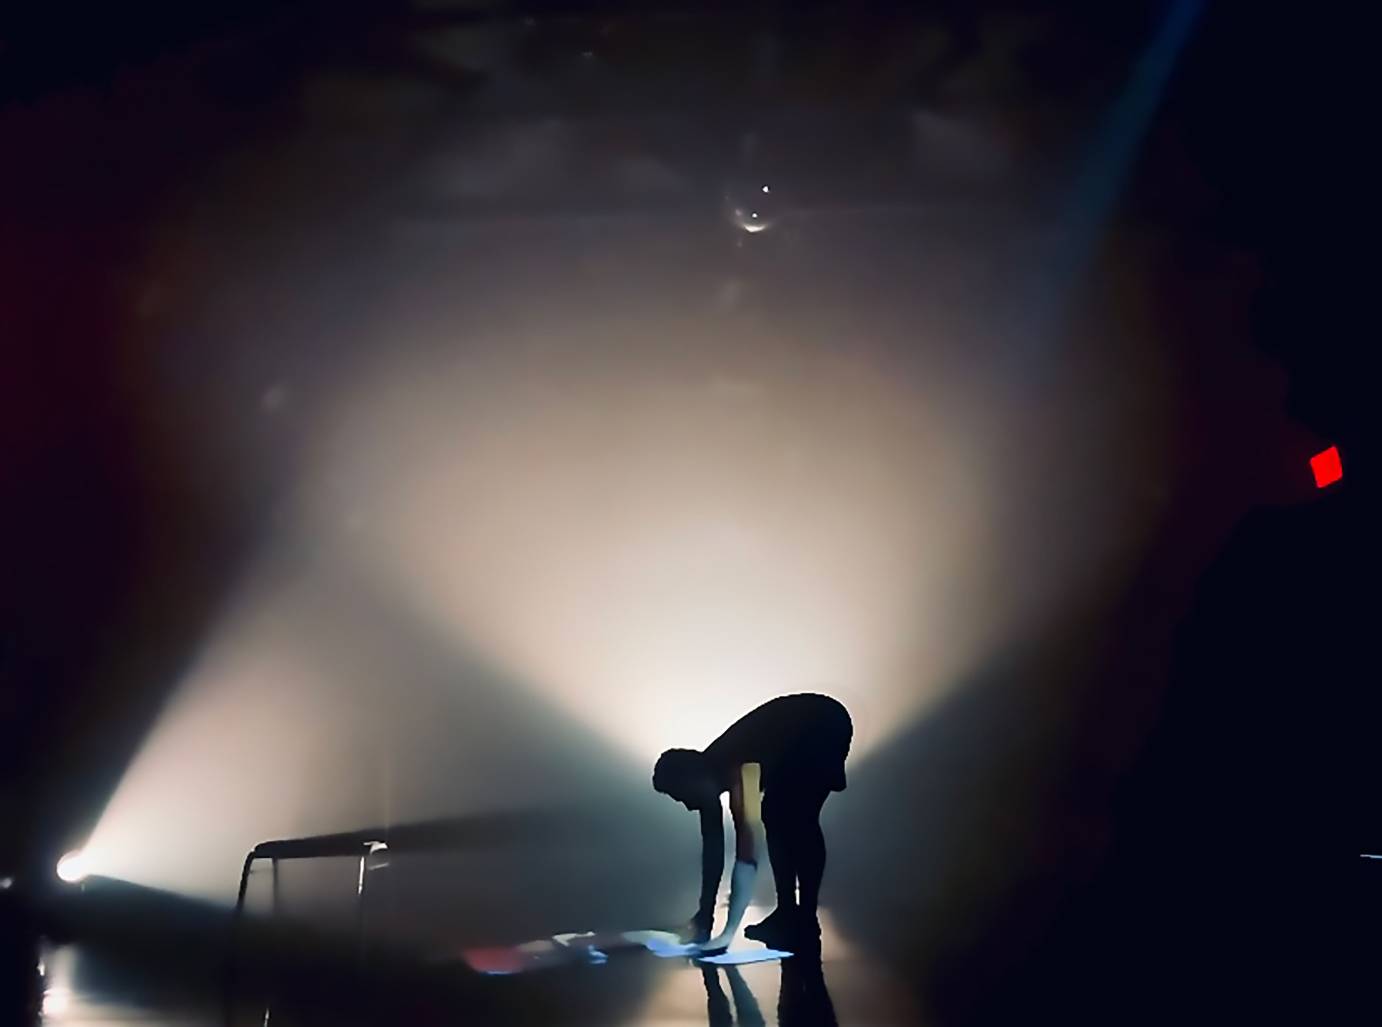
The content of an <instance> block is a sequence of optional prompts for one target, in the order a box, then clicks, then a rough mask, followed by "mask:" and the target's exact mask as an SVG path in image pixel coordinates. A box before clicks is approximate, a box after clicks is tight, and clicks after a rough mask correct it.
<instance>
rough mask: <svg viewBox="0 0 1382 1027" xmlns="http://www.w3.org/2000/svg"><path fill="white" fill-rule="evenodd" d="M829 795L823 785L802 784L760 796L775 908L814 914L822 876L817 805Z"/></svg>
mask: <svg viewBox="0 0 1382 1027" xmlns="http://www.w3.org/2000/svg"><path fill="white" fill-rule="evenodd" d="M829 795H830V789H829V787H827V786H826V785H823V784H822V785H811V784H805V785H797V786H795V787H793V786H790V785H785V786H779V787H777V788H771V789H769V790H768V791H767V792H766V793H765V794H764V796H763V827H764V828H765V829H766V831H767V835H768V858H769V859H770V860H772V864H773V883H774V885H775V886H776V887H777V905H778V908H779V909H788V910H790V909H791V908H792V907H794V906H799V907H800V909H801V911H802V912H803V913H806V914H807V915H810V916H814V915H815V913H816V903H817V901H818V900H819V898H820V891H821V878H822V877H823V876H824V875H825V835H824V834H823V833H822V831H821V819H820V818H821V807H822V806H824V805H825V800H826V798H827V797H829ZM798 889H799V890H800V891H799V894H798Z"/></svg>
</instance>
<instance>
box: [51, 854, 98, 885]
mask: <svg viewBox="0 0 1382 1027" xmlns="http://www.w3.org/2000/svg"><path fill="white" fill-rule="evenodd" d="M57 873H58V877H59V879H61V880H63V881H66V882H67V883H68V884H76V883H77V882H78V881H81V880H84V879H85V878H86V876H87V875H88V874H89V873H91V866H90V861H89V860H88V859H87V858H86V853H84V852H83V851H82V850H81V849H73V850H72V851H71V852H69V853H67V854H65V855H64V856H63V857H62V858H61V859H60V860H58V866H57Z"/></svg>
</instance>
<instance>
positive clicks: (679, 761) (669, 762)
mask: <svg viewBox="0 0 1382 1027" xmlns="http://www.w3.org/2000/svg"><path fill="white" fill-rule="evenodd" d="M704 770H705V755H704V754H703V753H700V752H698V751H697V750H695V749H668V750H667V751H666V752H664V753H663V754H662V755H661V756H659V757H658V758H657V765H656V766H654V767H653V791H655V792H661V793H662V794H663V795H676V794H677V793H678V792H681V791H683V789H682V787H681V786H682V785H683V784H686V783H687V782H690V781H693V780H694V779H695V778H696V777H697V775H699V774H701V773H702V772H703V771H704Z"/></svg>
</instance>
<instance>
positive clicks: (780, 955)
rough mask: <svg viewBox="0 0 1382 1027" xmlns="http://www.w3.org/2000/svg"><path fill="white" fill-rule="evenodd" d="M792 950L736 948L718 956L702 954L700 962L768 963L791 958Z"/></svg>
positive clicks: (730, 963)
mask: <svg viewBox="0 0 1382 1027" xmlns="http://www.w3.org/2000/svg"><path fill="white" fill-rule="evenodd" d="M791 955H792V954H791V953H790V952H784V951H782V950H781V949H735V950H734V951H732V952H722V953H721V954H720V955H718V956H702V957H701V958H700V959H698V960H696V962H698V963H713V964H715V965H716V966H742V965H743V964H745V963H766V962H768V961H770V960H774V959H789V958H791Z"/></svg>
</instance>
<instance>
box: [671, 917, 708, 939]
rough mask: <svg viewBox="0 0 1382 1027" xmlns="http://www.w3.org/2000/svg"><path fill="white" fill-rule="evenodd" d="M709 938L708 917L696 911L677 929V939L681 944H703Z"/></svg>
mask: <svg viewBox="0 0 1382 1027" xmlns="http://www.w3.org/2000/svg"><path fill="white" fill-rule="evenodd" d="M709 939H710V918H709V917H706V916H701V915H700V914H699V913H697V914H696V915H695V916H693V917H692V918H691V919H690V920H688V921H687V922H686V926H684V927H682V928H681V930H679V931H677V940H678V941H680V942H681V943H682V944H683V945H704V944H705V943H706V942H707V941H708V940H709Z"/></svg>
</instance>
